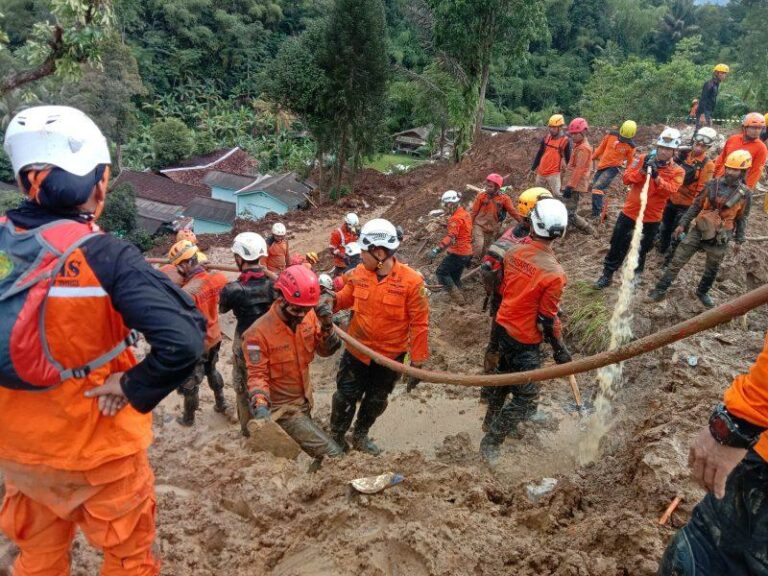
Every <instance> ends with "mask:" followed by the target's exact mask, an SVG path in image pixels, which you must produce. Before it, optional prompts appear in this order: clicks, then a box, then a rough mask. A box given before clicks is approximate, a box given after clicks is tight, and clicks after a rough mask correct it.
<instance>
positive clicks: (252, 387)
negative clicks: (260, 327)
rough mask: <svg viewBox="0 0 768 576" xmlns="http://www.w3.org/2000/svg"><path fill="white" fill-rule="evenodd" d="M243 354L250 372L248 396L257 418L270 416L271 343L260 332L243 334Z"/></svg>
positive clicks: (247, 369)
mask: <svg viewBox="0 0 768 576" xmlns="http://www.w3.org/2000/svg"><path fill="white" fill-rule="evenodd" d="M243 336H244V337H243V356H244V358H245V367H246V371H247V373H248V382H247V387H248V398H249V405H250V407H251V411H252V412H253V415H254V416H255V417H256V418H267V417H268V416H269V405H270V404H271V400H270V385H269V384H270V379H269V343H268V342H266V341H265V339H264V338H263V337H262V335H261V334H259V333H255V334H253V333H251V334H249V333H248V332H246V333H245V334H243Z"/></svg>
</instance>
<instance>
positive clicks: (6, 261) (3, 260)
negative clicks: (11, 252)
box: [0, 252, 13, 280]
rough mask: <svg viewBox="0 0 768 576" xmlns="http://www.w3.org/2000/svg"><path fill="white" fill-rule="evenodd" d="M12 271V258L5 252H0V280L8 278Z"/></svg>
mask: <svg viewBox="0 0 768 576" xmlns="http://www.w3.org/2000/svg"><path fill="white" fill-rule="evenodd" d="M11 272H13V260H11V258H10V256H8V254H6V253H5V252H0V280H3V279H5V278H8V276H10V275H11Z"/></svg>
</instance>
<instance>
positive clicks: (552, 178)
mask: <svg viewBox="0 0 768 576" xmlns="http://www.w3.org/2000/svg"><path fill="white" fill-rule="evenodd" d="M536 186H543V187H544V188H546V189H547V190H549V191H550V192H552V195H553V196H554V197H555V198H560V186H561V185H560V173H559V172H558V173H557V174H550V175H549V176H542V175H541V174H536Z"/></svg>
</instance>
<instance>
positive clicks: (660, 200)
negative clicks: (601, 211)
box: [621, 154, 685, 223]
mask: <svg viewBox="0 0 768 576" xmlns="http://www.w3.org/2000/svg"><path fill="white" fill-rule="evenodd" d="M645 156H646V155H645V154H641V155H640V156H639V157H638V158H637V159H636V160H635V161H634V162H633V163H632V164H631V165H629V166H628V167H627V170H626V171H625V172H624V184H628V185H630V186H631V188H630V190H629V193H628V194H627V199H626V201H625V202H624V207H623V208H622V209H621V211H622V212H623V213H624V215H625V216H627V218H631V219H632V220H637V216H638V215H639V214H640V193H641V192H642V190H643V186H645V179H646V175H647V173H646V171H645V170H643V163H644V162H645ZM684 177H685V171H684V170H683V169H682V168H681V167H680V166H678V165H677V164H675V162H673V161H671V160H670V161H669V162H667V164H666V165H665V166H662V167H660V168H659V177H658V178H656V179H655V180H654V179H653V178H652V179H651V182H650V185H649V186H648V204H647V205H646V207H645V213H644V214H643V222H646V223H647V222H660V221H661V216H662V214H663V213H664V207H665V206H666V205H667V200H669V197H670V196H671V195H672V194H673V193H675V192H677V190H678V188H680V186H682V184H683V178H684Z"/></svg>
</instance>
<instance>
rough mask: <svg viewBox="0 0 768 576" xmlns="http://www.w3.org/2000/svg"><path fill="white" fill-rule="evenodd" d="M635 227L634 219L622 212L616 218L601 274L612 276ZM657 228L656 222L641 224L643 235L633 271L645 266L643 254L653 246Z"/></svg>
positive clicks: (623, 257) (638, 270)
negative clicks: (638, 256)
mask: <svg viewBox="0 0 768 576" xmlns="http://www.w3.org/2000/svg"><path fill="white" fill-rule="evenodd" d="M634 229H635V221H634V220H632V218H630V217H628V216H627V215H626V214H624V213H623V212H622V213H620V214H619V217H618V218H617V219H616V225H615V226H614V227H613V234H612V235H611V248H610V250H608V254H606V256H605V261H604V262H603V274H605V275H606V276H613V274H614V273H615V272H616V270H618V269H619V268H620V267H621V265H622V264H623V263H624V259H625V258H626V257H627V253H628V252H629V246H630V244H631V243H632V232H633V231H634ZM658 230H659V223H658V222H646V223H644V224H643V237H642V239H641V240H640V258H639V260H638V262H637V268H635V273H637V274H639V273H641V272H642V271H643V269H644V268H645V256H646V255H647V254H648V251H649V250H650V249H651V247H652V246H653V241H654V240H655V239H656V233H657V232H658Z"/></svg>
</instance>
